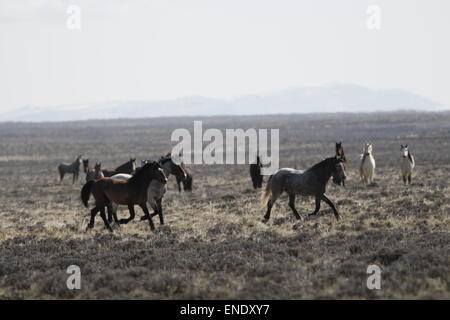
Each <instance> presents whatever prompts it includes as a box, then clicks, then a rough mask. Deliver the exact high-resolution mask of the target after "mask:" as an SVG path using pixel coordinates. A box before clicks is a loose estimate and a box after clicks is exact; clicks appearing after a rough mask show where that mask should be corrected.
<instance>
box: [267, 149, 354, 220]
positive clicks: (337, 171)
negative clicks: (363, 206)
mask: <svg viewBox="0 0 450 320" xmlns="http://www.w3.org/2000/svg"><path fill="white" fill-rule="evenodd" d="M331 176H333V178H335V179H340V180H345V178H346V174H345V169H344V165H343V161H342V159H341V158H337V157H332V158H327V159H325V160H323V161H322V162H320V163H318V164H316V165H314V166H313V167H311V168H310V169H308V170H306V171H304V172H303V171H300V170H295V169H290V168H284V169H280V170H278V171H277V172H276V173H275V174H274V175H272V176H270V178H269V181H268V182H267V185H266V189H265V190H264V194H263V197H262V200H261V202H262V203H263V204H266V203H267V212H266V215H265V216H264V222H267V221H269V219H270V211H271V210H272V206H273V204H274V203H275V201H276V200H277V199H278V197H279V196H280V195H281V194H282V193H283V192H284V191H286V192H287V194H288V195H289V207H290V208H291V209H292V212H293V213H294V215H295V217H296V218H297V219H302V217H301V216H300V215H299V213H298V212H297V210H296V209H295V196H296V195H301V196H312V197H315V199H316V209H315V210H314V212H313V213H311V214H310V215H315V214H317V212H319V210H320V201H324V202H325V203H327V204H328V205H329V206H330V207H331V209H333V212H334V216H335V217H336V219H337V220H339V219H340V218H341V216H340V215H339V212H338V211H337V209H336V207H335V206H334V203H333V202H332V201H331V200H330V199H328V197H327V196H326V195H325V189H326V186H327V184H328V181H329V180H330V178H331ZM269 196H270V199H269Z"/></svg>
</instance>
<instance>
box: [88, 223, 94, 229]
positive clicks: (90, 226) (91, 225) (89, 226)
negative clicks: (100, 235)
mask: <svg viewBox="0 0 450 320" xmlns="http://www.w3.org/2000/svg"><path fill="white" fill-rule="evenodd" d="M93 227H94V225H93V224H90V223H89V224H88V225H87V227H86V230H89V229H92V228H93Z"/></svg>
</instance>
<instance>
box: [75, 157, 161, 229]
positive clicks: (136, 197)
mask: <svg viewBox="0 0 450 320" xmlns="http://www.w3.org/2000/svg"><path fill="white" fill-rule="evenodd" d="M153 179H155V180H158V181H159V182H161V183H166V182H167V178H166V176H165V175H164V171H163V170H162V168H161V166H160V165H159V164H158V163H157V162H150V163H146V164H145V165H144V166H143V167H142V168H141V169H140V170H139V171H138V172H136V174H135V175H134V176H132V177H131V178H130V179H128V180H126V181H124V180H116V179H111V178H102V179H100V180H97V181H93V180H91V181H89V182H86V184H85V185H84V186H83V188H82V189H81V200H82V201H83V204H84V206H85V207H86V208H87V206H88V200H89V196H90V194H91V193H92V194H93V195H94V198H95V207H94V208H93V209H92V210H91V220H90V222H89V224H88V228H93V227H94V220H95V216H96V215H97V213H98V212H100V216H101V217H102V219H103V222H104V223H105V226H106V228H107V229H108V230H109V231H111V232H112V228H111V226H110V225H109V222H108V220H107V219H106V214H105V207H107V208H108V210H111V205H112V202H114V203H116V204H124V205H127V206H128V210H129V211H130V218H128V219H121V220H120V221H118V220H117V216H116V215H115V214H114V220H115V221H116V222H118V223H128V222H129V221H131V220H133V219H134V216H135V211H134V206H135V205H139V206H140V207H141V209H142V210H143V211H144V214H145V216H148V217H149V219H148V220H149V224H150V228H151V229H152V230H154V229H155V225H154V224H153V221H152V218H151V216H150V213H149V212H148V209H147V200H148V187H149V185H150V183H151V181H152V180H153Z"/></svg>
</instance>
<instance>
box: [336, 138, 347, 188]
mask: <svg viewBox="0 0 450 320" xmlns="http://www.w3.org/2000/svg"><path fill="white" fill-rule="evenodd" d="M336 157H337V158H340V159H342V163H343V165H344V170H345V172H347V170H348V160H347V157H346V156H345V152H344V148H343V147H342V141H340V142H336ZM333 182H334V183H335V184H337V185H339V186H340V185H343V186H344V187H345V180H339V179H335V178H334V177H333Z"/></svg>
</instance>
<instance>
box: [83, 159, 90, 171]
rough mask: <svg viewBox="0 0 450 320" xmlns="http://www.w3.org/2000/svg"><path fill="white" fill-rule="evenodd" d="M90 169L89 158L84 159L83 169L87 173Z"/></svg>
mask: <svg viewBox="0 0 450 320" xmlns="http://www.w3.org/2000/svg"><path fill="white" fill-rule="evenodd" d="M88 169H89V159H83V171H84V172H85V173H86V172H87V171H88Z"/></svg>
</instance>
